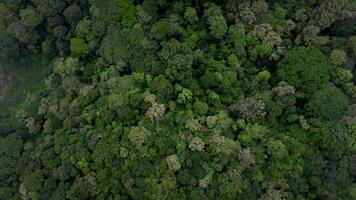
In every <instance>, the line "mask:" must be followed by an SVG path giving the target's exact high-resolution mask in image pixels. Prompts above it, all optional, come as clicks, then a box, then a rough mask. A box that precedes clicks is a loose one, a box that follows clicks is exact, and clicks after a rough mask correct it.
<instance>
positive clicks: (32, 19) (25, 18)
mask: <svg viewBox="0 0 356 200" xmlns="http://www.w3.org/2000/svg"><path fill="white" fill-rule="evenodd" d="M20 17H21V23H22V24H23V25H24V26H27V27H29V28H35V27H36V26H38V25H39V24H40V23H41V22H42V16H41V15H40V14H39V13H38V12H37V11H36V10H35V8H33V7H32V6H29V7H27V8H25V9H22V10H20Z"/></svg>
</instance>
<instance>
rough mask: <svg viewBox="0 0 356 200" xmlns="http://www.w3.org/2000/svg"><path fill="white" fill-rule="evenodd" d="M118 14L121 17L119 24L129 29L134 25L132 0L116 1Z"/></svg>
mask: <svg viewBox="0 0 356 200" xmlns="http://www.w3.org/2000/svg"><path fill="white" fill-rule="evenodd" d="M117 8H118V12H119V14H120V15H121V24H122V25H123V26H124V27H127V28H130V27H132V26H133V25H134V24H135V23H136V21H137V20H136V9H135V5H134V2H133V0H121V1H118V5H117Z"/></svg>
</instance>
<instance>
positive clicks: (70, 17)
mask: <svg viewBox="0 0 356 200" xmlns="http://www.w3.org/2000/svg"><path fill="white" fill-rule="evenodd" d="M63 15H64V17H65V18H66V20H67V22H68V23H69V24H71V25H75V24H76V23H77V22H78V21H79V20H80V18H82V11H81V10H80V7H79V6H78V5H77V4H72V5H70V6H68V7H67V8H66V9H64V11H63Z"/></svg>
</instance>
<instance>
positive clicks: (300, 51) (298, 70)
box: [277, 47, 331, 96]
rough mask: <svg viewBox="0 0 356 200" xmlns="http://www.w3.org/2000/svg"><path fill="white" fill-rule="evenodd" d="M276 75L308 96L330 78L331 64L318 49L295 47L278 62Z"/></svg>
mask: <svg viewBox="0 0 356 200" xmlns="http://www.w3.org/2000/svg"><path fill="white" fill-rule="evenodd" d="M277 75H278V77H279V79H281V80H284V81H287V82H288V83H289V84H291V85H293V86H294V87H295V88H297V89H298V90H299V91H300V92H303V93H304V94H305V95H306V96H310V95H312V94H313V93H315V92H316V91H317V90H318V88H319V87H320V86H321V85H322V84H325V83H326V82H327V81H328V80H330V76H331V66H330V65H329V64H328V62H327V59H326V57H325V55H324V54H323V53H322V52H320V51H319V50H318V49H316V48H312V47H297V48H294V49H292V50H290V51H288V52H287V54H286V56H285V57H284V58H283V59H282V60H281V61H280V62H279V63H278V71H277Z"/></svg>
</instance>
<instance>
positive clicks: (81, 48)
mask: <svg viewBox="0 0 356 200" xmlns="http://www.w3.org/2000/svg"><path fill="white" fill-rule="evenodd" d="M70 50H71V52H72V55H73V56H75V57H85V56H86V55H88V54H89V52H90V47H89V45H88V44H87V43H86V42H85V40H84V39H82V38H78V37H77V38H72V39H71V41H70Z"/></svg>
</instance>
